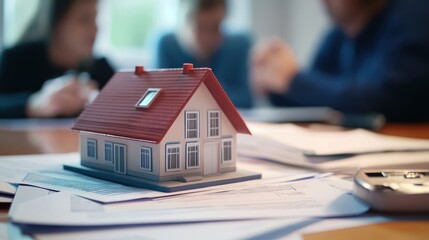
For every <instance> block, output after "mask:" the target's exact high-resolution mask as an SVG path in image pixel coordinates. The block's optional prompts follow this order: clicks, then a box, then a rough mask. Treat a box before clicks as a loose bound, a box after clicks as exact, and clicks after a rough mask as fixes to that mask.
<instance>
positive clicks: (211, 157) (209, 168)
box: [203, 143, 220, 175]
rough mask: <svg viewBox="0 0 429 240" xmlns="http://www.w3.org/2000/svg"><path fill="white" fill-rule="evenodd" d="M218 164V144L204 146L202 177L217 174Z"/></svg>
mask: <svg viewBox="0 0 429 240" xmlns="http://www.w3.org/2000/svg"><path fill="white" fill-rule="evenodd" d="M219 162H220V157H219V143H206V144H204V159H203V164H204V175H210V174H214V173H218V172H219Z"/></svg>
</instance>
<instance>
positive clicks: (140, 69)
mask: <svg viewBox="0 0 429 240" xmlns="http://www.w3.org/2000/svg"><path fill="white" fill-rule="evenodd" d="M143 73H144V67H143V66H140V65H138V66H136V69H135V71H134V74H135V75H137V76H140V75H142V74H143Z"/></svg>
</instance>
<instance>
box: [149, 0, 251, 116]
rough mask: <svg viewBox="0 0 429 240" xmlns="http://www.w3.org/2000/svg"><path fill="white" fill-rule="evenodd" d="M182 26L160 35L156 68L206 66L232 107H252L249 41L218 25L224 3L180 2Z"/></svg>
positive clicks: (204, 0) (224, 11)
mask: <svg viewBox="0 0 429 240" xmlns="http://www.w3.org/2000/svg"><path fill="white" fill-rule="evenodd" d="M181 10H182V11H181V14H182V15H183V16H182V17H181V18H182V21H183V22H182V23H181V24H180V25H181V26H179V28H178V29H177V32H176V33H169V34H167V35H165V36H162V37H161V39H160V41H159V43H158V46H157V67H159V68H179V67H182V65H183V63H188V62H189V63H194V65H195V66H196V67H210V68H212V70H213V72H214V73H215V75H216V77H217V78H218V80H219V81H220V83H221V85H222V87H223V88H224V89H225V91H226V92H227V94H228V96H229V97H230V99H231V100H232V102H233V103H234V105H235V106H236V107H239V108H250V107H252V104H253V103H252V94H251V91H250V87H249V81H248V57H249V50H250V48H251V40H250V38H249V36H247V35H245V34H239V33H236V34H232V33H227V32H226V31H224V30H223V29H222V22H223V20H224V19H225V17H226V14H227V2H226V0H182V1H181Z"/></svg>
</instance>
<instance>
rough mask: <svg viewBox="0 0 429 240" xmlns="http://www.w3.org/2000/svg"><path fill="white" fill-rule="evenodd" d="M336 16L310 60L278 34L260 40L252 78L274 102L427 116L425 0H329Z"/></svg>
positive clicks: (394, 116)
mask: <svg viewBox="0 0 429 240" xmlns="http://www.w3.org/2000/svg"><path fill="white" fill-rule="evenodd" d="M324 3H325V6H326V8H327V10H328V12H329V14H330V16H331V18H332V20H333V21H334V23H335V24H336V26H335V27H334V28H333V29H332V30H331V31H330V32H329V33H328V34H327V37H326V38H325V39H324V41H323V42H322V44H321V46H320V49H319V51H318V53H317V54H316V57H315V60H314V62H313V64H312V65H311V67H310V68H309V69H308V70H306V69H301V68H300V66H299V64H298V63H297V61H296V59H295V57H294V55H293V52H292V51H291V50H290V49H289V48H288V46H287V45H286V44H285V43H283V42H282V41H280V40H278V39H277V40H269V41H267V42H265V43H262V44H260V45H259V46H257V47H255V49H254V52H253V55H252V71H253V73H252V75H253V78H252V86H253V88H254V89H255V90H256V91H257V92H258V93H259V94H263V95H268V96H269V98H270V99H271V101H272V103H273V104H274V105H276V106H330V107H333V108H335V109H338V110H340V111H343V112H346V113H358V114H365V113H372V112H379V113H382V114H384V115H385V116H386V117H387V119H388V120H389V121H427V120H429V28H428V27H426V26H424V23H425V22H427V13H428V12H429V1H425V0H410V1H400V0H324Z"/></svg>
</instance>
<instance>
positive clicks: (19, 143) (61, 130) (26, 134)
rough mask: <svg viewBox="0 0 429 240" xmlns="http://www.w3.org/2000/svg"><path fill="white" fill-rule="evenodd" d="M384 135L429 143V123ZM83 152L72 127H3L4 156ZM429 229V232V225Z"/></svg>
mask: <svg viewBox="0 0 429 240" xmlns="http://www.w3.org/2000/svg"><path fill="white" fill-rule="evenodd" d="M379 132H380V133H382V134H386V135H392V136H402V137H414V138H422V139H429V123H420V124H388V125H386V126H385V127H384V128H383V129H381V130H380V131H379ZM78 150H79V135H78V133H77V132H73V131H72V130H70V129H69V128H68V127H55V128H47V127H42V128H28V129H15V130H8V129H4V128H3V129H2V128H1V126H0V155H17V154H41V153H65V152H75V151H78ZM9 207H10V204H0V222H5V221H7V211H8V209H9ZM427 228H428V229H429V223H428V226H427Z"/></svg>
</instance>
